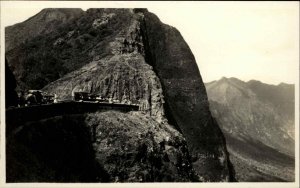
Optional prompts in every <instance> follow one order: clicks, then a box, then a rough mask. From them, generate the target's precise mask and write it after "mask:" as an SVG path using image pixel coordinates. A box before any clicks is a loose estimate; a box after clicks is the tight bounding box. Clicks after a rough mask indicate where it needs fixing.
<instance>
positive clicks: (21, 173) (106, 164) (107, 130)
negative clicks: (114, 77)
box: [6, 111, 197, 182]
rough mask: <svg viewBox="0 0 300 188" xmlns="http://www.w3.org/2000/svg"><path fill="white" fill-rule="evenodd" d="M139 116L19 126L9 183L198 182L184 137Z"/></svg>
mask: <svg viewBox="0 0 300 188" xmlns="http://www.w3.org/2000/svg"><path fill="white" fill-rule="evenodd" d="M140 113H142V112H131V113H121V112H116V111H107V112H96V113H90V114H83V115H65V116H56V117H53V118H49V119H44V120H40V121H36V122H29V123H27V124H26V125H23V126H20V128H19V129H18V131H16V132H15V133H14V134H11V135H9V137H8V139H7V140H8V142H7V143H6V144H7V147H8V150H7V154H6V158H7V168H6V169H7V172H6V174H7V181H8V182H176V181H177V182H187V181H188V182H189V181H197V177H196V176H195V174H194V171H193V168H192V164H191V161H190V160H189V154H188V149H187V145H186V142H185V139H184V138H183V137H182V135H181V134H180V133H179V132H178V131H176V130H175V129H173V128H172V127H170V125H168V124H160V123H158V122H157V121H156V120H155V119H153V118H152V117H150V116H149V115H144V114H140ZM20 153H22V157H21V158H20V157H19V155H20Z"/></svg>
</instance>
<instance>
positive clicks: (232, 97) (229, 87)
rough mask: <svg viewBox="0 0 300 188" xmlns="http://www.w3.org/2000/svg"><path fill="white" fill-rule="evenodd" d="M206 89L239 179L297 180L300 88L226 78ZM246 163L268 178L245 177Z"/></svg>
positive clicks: (261, 176)
mask: <svg viewBox="0 0 300 188" xmlns="http://www.w3.org/2000/svg"><path fill="white" fill-rule="evenodd" d="M206 89H207V93H208V97H209V101H210V109H211V111H212V114H213V116H214V117H215V118H216V119H217V121H218V123H219V125H220V127H221V129H222V130H223V132H224V134H225V137H226V140H227V146H228V149H229V152H230V153H231V156H232V161H233V163H234V165H235V167H236V173H237V177H238V178H240V180H248V181H257V180H259V179H260V178H261V179H264V178H265V179H264V180H265V181H272V180H273V181H274V180H275V181H276V180H278V179H281V180H286V181H291V180H293V178H294V177H293V174H294V159H293V157H294V152H295V151H294V147H295V140H294V138H295V132H294V129H295V125H294V123H295V121H294V86H293V85H288V84H280V85H278V86H275V85H268V84H263V83H261V82H258V81H253V80H252V81H249V82H243V81H241V80H238V79H236V78H222V79H221V80H218V81H214V82H210V83H207V84H206ZM237 161H239V162H237ZM278 161H280V162H278ZM247 163H248V164H247ZM241 164H244V165H246V164H247V165H248V168H254V167H255V168H256V170H257V168H258V169H259V170H258V171H260V173H263V174H264V175H261V174H259V175H257V173H258V172H257V171H256V172H252V173H253V174H255V175H253V176H254V177H251V175H250V173H248V176H245V174H247V172H245V171H244V170H245V169H241V168H238V166H241ZM249 166H250V167H249ZM270 169H272V170H270ZM283 169H285V170H283ZM266 176H272V177H266Z"/></svg>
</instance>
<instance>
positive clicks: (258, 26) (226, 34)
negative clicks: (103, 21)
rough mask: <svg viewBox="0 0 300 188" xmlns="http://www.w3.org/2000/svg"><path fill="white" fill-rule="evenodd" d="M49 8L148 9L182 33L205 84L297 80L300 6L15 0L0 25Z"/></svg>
mask: <svg viewBox="0 0 300 188" xmlns="http://www.w3.org/2000/svg"><path fill="white" fill-rule="evenodd" d="M46 7H73V8H74V7H76V8H83V9H84V10H86V9H87V8H90V7H99V8H100V7H123V8H125V7H146V8H148V10H149V11H151V12H153V13H155V14H156V15H157V16H158V17H159V18H160V19H161V21H163V22H164V23H166V24H169V25H172V26H174V27H176V28H177V29H178V30H179V31H180V33H181V34H182V35H183V37H184V39H185V40H186V42H187V43H188V45H189V46H190V48H191V50H192V52H193V54H194V56H195V58H196V61H197V64H198V67H199V69H200V72H201V75H202V78H203V80H204V81H205V82H209V81H212V80H216V79H220V78H221V77H222V76H226V77H237V78H239V79H242V80H244V81H248V80H251V79H256V80H260V81H262V82H265V83H272V84H278V83H280V82H286V83H296V80H297V79H299V73H298V70H299V2H110V3H109V4H108V3H107V2H89V4H88V3H87V2H78V1H76V2H65V3H63V2H57V1H56V2H32V1H31V2H13V1H12V2H1V24H2V26H8V25H12V24H15V23H18V22H22V21H24V20H26V19H27V18H29V17H31V16H33V15H34V14H36V13H38V12H39V11H40V10H41V9H42V8H46Z"/></svg>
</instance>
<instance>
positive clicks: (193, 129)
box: [143, 12, 232, 181]
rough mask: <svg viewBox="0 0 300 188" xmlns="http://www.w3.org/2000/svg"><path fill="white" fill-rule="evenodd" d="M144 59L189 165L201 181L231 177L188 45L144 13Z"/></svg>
mask: <svg viewBox="0 0 300 188" xmlns="http://www.w3.org/2000/svg"><path fill="white" fill-rule="evenodd" d="M144 15H145V16H144V21H143V31H144V33H143V34H144V36H145V39H144V40H145V42H146V44H147V49H146V59H147V62H149V63H150V64H151V65H152V66H153V67H154V70H155V71H156V73H157V75H158V77H159V78H160V81H161V83H162V86H163V89H164V96H165V99H166V105H165V106H166V109H168V112H169V116H171V118H172V119H173V120H174V123H176V124H177V126H178V127H179V128H180V130H181V131H182V133H183V135H184V136H185V137H186V139H187V143H188V146H189V150H190V153H191V155H192V158H193V159H194V160H193V162H194V163H193V165H194V167H195V169H196V171H197V173H198V175H199V176H200V177H201V178H203V180H204V181H224V180H229V179H231V178H232V177H231V176H230V174H231V173H232V172H231V171H232V169H230V168H229V166H228V163H229V161H228V156H227V153H226V146H225V142H224V140H225V139H224V138H223V134H222V132H221V131H220V129H219V127H218V125H217V123H216V122H215V121H214V120H213V118H212V117H211V114H210V111H209V104H208V99H207V95H206V90H205V86H204V84H203V82H202V79H201V76H200V73H199V70H198V67H197V64H196V61H195V58H194V56H193V54H192V52H191V50H190V49H189V47H188V45H187V44H186V42H185V41H184V39H183V38H182V36H181V35H180V33H179V32H178V31H177V30H176V29H175V28H173V27H171V26H168V25H164V24H162V23H161V22H160V21H159V19H158V18H157V17H156V16H155V15H153V14H152V13H148V12H146V13H144Z"/></svg>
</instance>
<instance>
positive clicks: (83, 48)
mask: <svg viewBox="0 0 300 188" xmlns="http://www.w3.org/2000/svg"><path fill="white" fill-rule="evenodd" d="M60 28H65V29H64V31H63V32H62V31H61V30H60V29H58V30H55V31H53V32H52V33H51V35H50V34H49V35H47V36H45V37H40V38H39V40H36V38H34V39H32V40H31V43H28V44H27V43H26V44H24V45H23V46H22V47H16V48H15V49H13V50H11V51H10V52H9V53H8V56H9V57H10V58H11V59H18V60H20V61H22V62H21V64H22V63H24V65H26V66H25V67H28V70H31V71H28V70H27V71H26V72H25V73H24V74H23V73H22V74H18V72H20V70H18V68H16V66H14V65H12V67H14V68H15V69H14V70H15V71H14V73H16V74H17V78H18V79H17V80H18V83H20V85H21V87H23V88H26V87H36V88H43V90H44V91H47V92H50V93H56V94H57V95H58V97H59V98H60V99H69V98H71V97H72V93H74V92H76V91H86V92H90V93H93V94H100V95H101V96H102V97H105V98H112V99H114V100H118V101H120V102H121V101H123V102H124V101H127V102H129V103H134V104H139V105H140V106H141V110H142V111H143V113H141V114H135V115H136V116H138V117H142V116H144V115H147V116H150V117H151V118H153V119H155V121H156V122H158V123H159V124H161V126H172V127H175V128H176V129H177V130H178V131H180V132H181V133H182V135H183V137H184V138H185V139H186V142H187V146H188V147H187V148H188V151H189V153H190V154H191V160H192V165H193V168H194V169H195V174H196V176H197V178H198V179H199V180H201V181H230V180H233V175H234V172H233V169H232V168H231V165H230V161H229V160H228V153H227V150H226V145H225V139H224V137H223V134H222V132H221V130H220V129H219V127H218V125H217V123H216V122H215V121H214V119H213V118H212V116H211V114H210V111H209V107H208V100H207V96H206V91H205V87H204V84H203V82H202V79H201V76H200V73H199V70H198V67H197V65H196V62H195V59H194V56H193V54H192V53H191V51H190V49H189V47H188V45H187V44H186V43H185V41H184V39H183V38H182V36H181V35H180V33H179V32H178V31H177V30H176V29H175V28H172V27H170V26H167V25H165V24H163V23H161V22H160V21H159V19H158V18H157V17H156V16H155V15H153V14H151V13H149V12H148V11H147V10H146V9H133V10H131V9H89V10H88V11H87V12H86V13H85V14H84V16H82V17H80V18H79V19H78V20H76V19H75V22H74V23H72V24H70V23H66V24H65V25H64V27H60ZM46 43H48V44H51V45H50V46H51V48H49V47H48V45H45V44H46ZM34 46H35V47H34ZM33 47H34V49H35V50H30V51H28V49H32V48H33ZM22 49H26V50H27V52H28V53H29V54H32V55H29V56H28V55H24V54H25V53H24V51H25V50H22ZM39 54H42V56H39ZM54 54H55V55H54ZM49 57H51V58H49ZM53 57H54V60H53ZM37 59H40V60H41V62H42V64H43V67H48V69H43V68H42V67H41V66H40V63H41V62H39V63H37V61H36V60H37ZM55 59H56V60H57V61H56V60H55ZM58 62H59V63H58ZM32 67H34V68H32ZM56 70H57V71H56ZM35 73H36V76H37V77H39V78H41V80H42V82H37V81H36V80H37V79H35V77H33V75H34V74H35ZM41 73H42V74H41ZM52 73H53V74H52ZM54 73H55V74H54ZM53 75H54V76H53ZM24 80H27V81H28V82H24ZM27 83H28V84H27ZM143 114H144V115H143ZM99 123H101V122H99ZM132 123H134V122H132ZM187 157H188V158H189V157H190V156H187ZM191 181H193V180H191Z"/></svg>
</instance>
